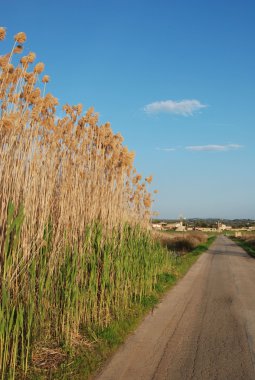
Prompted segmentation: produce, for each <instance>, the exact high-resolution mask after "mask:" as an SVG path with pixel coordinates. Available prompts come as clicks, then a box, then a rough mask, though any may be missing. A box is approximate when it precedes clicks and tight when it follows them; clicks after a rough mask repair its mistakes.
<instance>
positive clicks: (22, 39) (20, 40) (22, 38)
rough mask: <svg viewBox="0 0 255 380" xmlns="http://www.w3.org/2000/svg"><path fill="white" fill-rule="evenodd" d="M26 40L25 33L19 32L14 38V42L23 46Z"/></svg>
mask: <svg viewBox="0 0 255 380" xmlns="http://www.w3.org/2000/svg"><path fill="white" fill-rule="evenodd" d="M26 39H27V36H26V33H24V32H19V33H17V34H16V35H15V36H14V40H15V41H16V42H18V43H19V44H23V43H24V42H25V41H26Z"/></svg>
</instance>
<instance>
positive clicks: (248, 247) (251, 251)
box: [231, 237, 255, 258]
mask: <svg viewBox="0 0 255 380" xmlns="http://www.w3.org/2000/svg"><path fill="white" fill-rule="evenodd" d="M231 239H232V240H233V241H234V242H235V243H237V244H238V245H240V247H242V248H243V249H244V250H245V251H246V252H247V253H248V254H249V255H250V256H251V257H253V258H255V248H254V247H252V246H251V245H250V244H249V242H248V241H245V240H240V239H238V238H235V237H231Z"/></svg>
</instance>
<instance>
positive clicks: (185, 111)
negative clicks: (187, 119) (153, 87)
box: [144, 99, 207, 116]
mask: <svg viewBox="0 0 255 380" xmlns="http://www.w3.org/2000/svg"><path fill="white" fill-rule="evenodd" d="M206 107H207V105H205V104H202V103H201V102H200V101H199V100H196V99H190V100H189V99H187V100H181V101H175V100H162V101H158V102H154V103H150V104H147V105H146V106H145V107H144V111H145V112H146V113H149V114H151V113H160V112H166V113H172V114H176V115H182V116H191V115H193V113H194V112H196V111H199V110H201V109H203V108H206Z"/></svg>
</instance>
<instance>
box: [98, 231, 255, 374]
mask: <svg viewBox="0 0 255 380" xmlns="http://www.w3.org/2000/svg"><path fill="white" fill-rule="evenodd" d="M163 379H169V380H186V379H197V380H198V379H199V380H255V259H253V258H251V257H249V256H248V255H247V254H246V253H245V252H244V251H243V250H242V249H241V248H240V247H238V246H237V245H236V244H235V243H233V242H232V241H231V240H229V239H228V238H226V237H225V236H219V237H218V238H217V239H216V241H215V242H214V243H213V245H212V246H211V248H210V249H209V250H208V251H207V252H206V253H204V254H203V255H202V256H201V257H200V258H199V259H198V261H197V262H196V263H195V264H194V265H193V267H192V268H191V269H190V270H189V272H188V273H187V274H186V276H185V277H184V278H183V279H182V280H180V281H179V282H178V284H177V285H176V286H175V287H174V288H173V289H171V290H170V291H169V292H168V294H167V295H166V296H165V297H164V298H163V300H162V302H161V303H160V304H159V305H158V307H157V308H156V309H154V311H153V312H152V313H150V314H149V315H148V316H147V317H146V318H145V319H144V321H143V322H142V323H141V325H140V326H139V327H138V329H137V330H136V331H135V332H134V333H133V334H131V335H130V336H129V337H128V338H127V340H126V342H125V344H123V345H122V346H121V347H120V349H119V350H118V351H117V352H116V353H115V354H114V356H113V357H112V358H111V359H110V360H109V362H108V363H107V364H106V366H105V367H104V368H103V370H102V371H101V373H99V374H98V376H97V377H96V380H163Z"/></svg>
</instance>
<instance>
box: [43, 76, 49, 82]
mask: <svg viewBox="0 0 255 380" xmlns="http://www.w3.org/2000/svg"><path fill="white" fill-rule="evenodd" d="M49 81H50V77H49V75H44V76H43V78H42V82H43V83H48V82H49Z"/></svg>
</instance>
